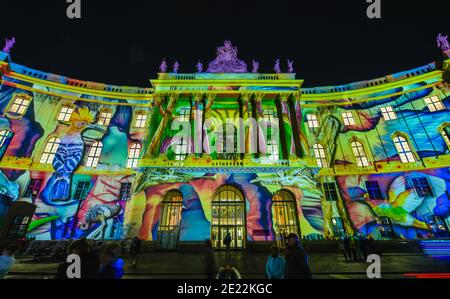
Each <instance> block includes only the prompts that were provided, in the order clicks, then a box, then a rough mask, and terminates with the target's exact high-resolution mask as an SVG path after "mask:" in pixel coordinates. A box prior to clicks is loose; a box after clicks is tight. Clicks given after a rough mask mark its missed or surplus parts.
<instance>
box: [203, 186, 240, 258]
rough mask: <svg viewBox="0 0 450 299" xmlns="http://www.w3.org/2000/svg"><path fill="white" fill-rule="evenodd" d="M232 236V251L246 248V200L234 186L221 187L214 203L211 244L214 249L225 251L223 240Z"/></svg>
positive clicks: (214, 198) (215, 195)
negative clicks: (228, 235)
mask: <svg viewBox="0 0 450 299" xmlns="http://www.w3.org/2000/svg"><path fill="white" fill-rule="evenodd" d="M228 233H229V234H230V235H231V249H234V250H237V249H243V248H245V245H246V243H245V239H246V235H247V232H246V222H245V199H244V196H243V195H242V193H241V191H239V189H237V188H236V187H234V186H230V185H225V186H222V187H220V188H219V189H218V190H217V191H216V193H215V194H214V197H213V201H212V218H211V242H212V245H213V247H214V248H216V249H224V248H225V244H223V240H224V239H225V237H226V236H227V234H228Z"/></svg>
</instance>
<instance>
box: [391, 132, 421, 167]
mask: <svg viewBox="0 0 450 299" xmlns="http://www.w3.org/2000/svg"><path fill="white" fill-rule="evenodd" d="M394 145H395V148H396V150H397V153H398V155H399V156H400V160H401V161H402V162H403V163H411V162H416V158H415V157H414V154H413V152H412V151H411V148H410V146H409V143H408V141H407V140H406V138H405V137H403V136H401V135H397V136H396V137H394Z"/></svg>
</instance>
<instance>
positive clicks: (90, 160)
mask: <svg viewBox="0 0 450 299" xmlns="http://www.w3.org/2000/svg"><path fill="white" fill-rule="evenodd" d="M102 150H103V143H102V142H101V141H97V142H94V143H93V144H92V145H91V146H90V147H89V152H88V155H87V156H86V162H85V163H84V166H86V167H91V168H97V166H98V164H99V161H100V157H101V155H102Z"/></svg>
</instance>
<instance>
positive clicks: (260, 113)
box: [254, 93, 265, 156]
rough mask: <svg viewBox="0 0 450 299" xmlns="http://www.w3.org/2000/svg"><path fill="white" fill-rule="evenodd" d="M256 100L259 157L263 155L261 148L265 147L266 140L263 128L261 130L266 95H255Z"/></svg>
mask: <svg viewBox="0 0 450 299" xmlns="http://www.w3.org/2000/svg"><path fill="white" fill-rule="evenodd" d="M254 99H255V106H256V107H255V110H256V115H255V119H256V123H257V128H256V130H257V133H256V140H257V155H258V156H259V155H260V153H261V147H262V146H264V143H265V140H264V136H263V134H262V131H261V128H260V122H261V121H262V120H263V118H264V111H263V108H262V101H263V99H264V93H256V94H255V95H254Z"/></svg>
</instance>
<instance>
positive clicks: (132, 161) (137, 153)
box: [127, 142, 142, 169]
mask: <svg viewBox="0 0 450 299" xmlns="http://www.w3.org/2000/svg"><path fill="white" fill-rule="evenodd" d="M141 152H142V145H141V144H140V143H138V142H134V143H132V144H131V145H130V146H129V148H128V159H127V168H129V169H132V168H137V167H138V165H139V159H140V157H141Z"/></svg>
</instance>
